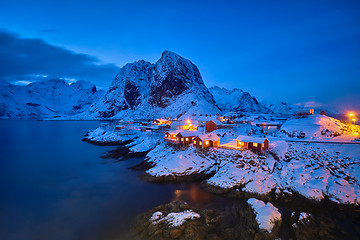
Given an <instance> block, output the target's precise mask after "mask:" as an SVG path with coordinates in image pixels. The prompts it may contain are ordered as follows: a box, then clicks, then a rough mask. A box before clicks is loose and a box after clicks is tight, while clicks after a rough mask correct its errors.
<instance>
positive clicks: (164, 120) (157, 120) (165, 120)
mask: <svg viewBox="0 0 360 240" xmlns="http://www.w3.org/2000/svg"><path fill="white" fill-rule="evenodd" d="M170 123H171V121H170V120H167V119H163V118H157V119H155V120H154V121H153V122H152V124H153V125H161V124H170Z"/></svg>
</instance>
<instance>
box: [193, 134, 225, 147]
mask: <svg viewBox="0 0 360 240" xmlns="http://www.w3.org/2000/svg"><path fill="white" fill-rule="evenodd" d="M193 144H194V146H195V147H199V148H207V147H216V146H220V137H219V136H218V135H217V134H216V133H208V134H204V135H199V136H196V137H195V138H194V139H193Z"/></svg>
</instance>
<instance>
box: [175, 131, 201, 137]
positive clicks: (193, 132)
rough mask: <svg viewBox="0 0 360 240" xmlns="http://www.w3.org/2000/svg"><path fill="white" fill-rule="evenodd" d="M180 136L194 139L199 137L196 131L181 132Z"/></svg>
mask: <svg viewBox="0 0 360 240" xmlns="http://www.w3.org/2000/svg"><path fill="white" fill-rule="evenodd" d="M178 134H181V136H183V137H194V136H197V135H198V132H196V131H184V132H179V133H178Z"/></svg>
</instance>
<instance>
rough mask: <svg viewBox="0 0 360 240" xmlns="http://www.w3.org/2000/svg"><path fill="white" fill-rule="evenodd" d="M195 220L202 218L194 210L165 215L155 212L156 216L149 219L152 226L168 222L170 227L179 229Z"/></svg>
mask: <svg viewBox="0 0 360 240" xmlns="http://www.w3.org/2000/svg"><path fill="white" fill-rule="evenodd" d="M195 218H200V214H198V213H196V212H194V211H193V210H186V211H183V212H172V213H169V214H167V215H166V216H164V215H163V213H162V212H160V211H158V212H154V214H153V215H152V216H151V218H150V219H149V220H150V222H152V224H158V223H160V222H166V223H167V224H168V225H169V226H170V227H173V228H177V227H180V226H181V225H183V224H184V223H185V222H186V221H188V220H194V219H195Z"/></svg>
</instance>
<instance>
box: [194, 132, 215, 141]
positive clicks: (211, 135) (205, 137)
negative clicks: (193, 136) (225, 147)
mask: <svg viewBox="0 0 360 240" xmlns="http://www.w3.org/2000/svg"><path fill="white" fill-rule="evenodd" d="M198 137H199V138H200V139H201V140H202V141H206V140H211V141H218V140H220V137H219V136H218V135H217V134H216V133H208V134H203V135H199V136H198Z"/></svg>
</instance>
